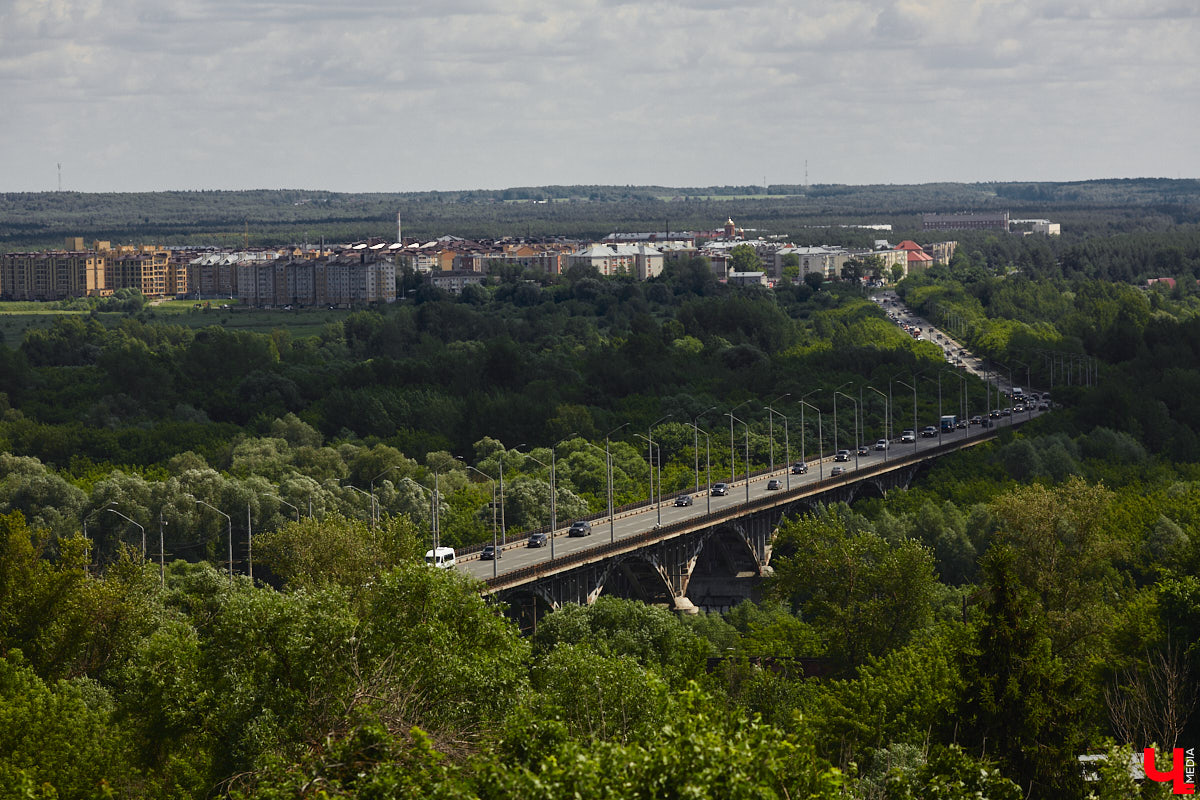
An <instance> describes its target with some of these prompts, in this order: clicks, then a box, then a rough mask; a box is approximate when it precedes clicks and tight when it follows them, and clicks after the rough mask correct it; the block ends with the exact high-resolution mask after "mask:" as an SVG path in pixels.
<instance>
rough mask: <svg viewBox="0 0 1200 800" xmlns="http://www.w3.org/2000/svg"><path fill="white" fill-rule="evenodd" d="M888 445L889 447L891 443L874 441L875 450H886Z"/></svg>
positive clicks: (885, 440) (883, 440) (879, 440)
mask: <svg viewBox="0 0 1200 800" xmlns="http://www.w3.org/2000/svg"><path fill="white" fill-rule="evenodd" d="M890 445H891V442H889V441H888V440H887V439H876V440H875V449H876V450H887V449H888V447H889V446H890Z"/></svg>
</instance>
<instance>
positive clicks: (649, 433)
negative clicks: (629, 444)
mask: <svg viewBox="0 0 1200 800" xmlns="http://www.w3.org/2000/svg"><path fill="white" fill-rule="evenodd" d="M670 416H671V415H670V414H663V415H662V416H661V417H659V418H658V419H656V420H654V422H651V423H650V427H649V428H647V429H646V441H647V442H649V443H650V444H649V446H648V447H647V448H646V451H647V454H648V455H649V456H650V502H651V503H653V502H654V453H653V447H654V426H655V425H657V424H658V423H660V422H662V421H663V420H664V419H667V418H668V417H670ZM658 455H659V457H660V458H659V466H658V476H659V478H660V479H661V478H662V458H661V456H662V448H659V451H658ZM658 499H659V501H660V502H661V501H662V486H661V483H660V485H659V487H658ZM659 513H660V516H661V513H662V512H661V511H660V512H659Z"/></svg>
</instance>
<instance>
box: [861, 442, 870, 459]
mask: <svg viewBox="0 0 1200 800" xmlns="http://www.w3.org/2000/svg"><path fill="white" fill-rule="evenodd" d="M858 454H859V455H860V456H869V455H871V448H869V447H867V446H866V445H865V444H860V445H859V446H858Z"/></svg>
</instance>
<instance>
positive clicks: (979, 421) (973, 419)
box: [970, 414, 983, 425]
mask: <svg viewBox="0 0 1200 800" xmlns="http://www.w3.org/2000/svg"><path fill="white" fill-rule="evenodd" d="M982 423H983V417H981V416H979V415H978V414H976V415H975V416H973V417H971V420H970V424H972V425H980V424H982Z"/></svg>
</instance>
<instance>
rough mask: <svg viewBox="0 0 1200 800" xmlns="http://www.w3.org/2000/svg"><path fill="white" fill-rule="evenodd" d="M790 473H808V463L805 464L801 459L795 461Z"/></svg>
mask: <svg viewBox="0 0 1200 800" xmlns="http://www.w3.org/2000/svg"><path fill="white" fill-rule="evenodd" d="M792 474H793V475H806V474H808V464H805V463H804V462H803V461H797V462H795V463H794V464H792Z"/></svg>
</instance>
